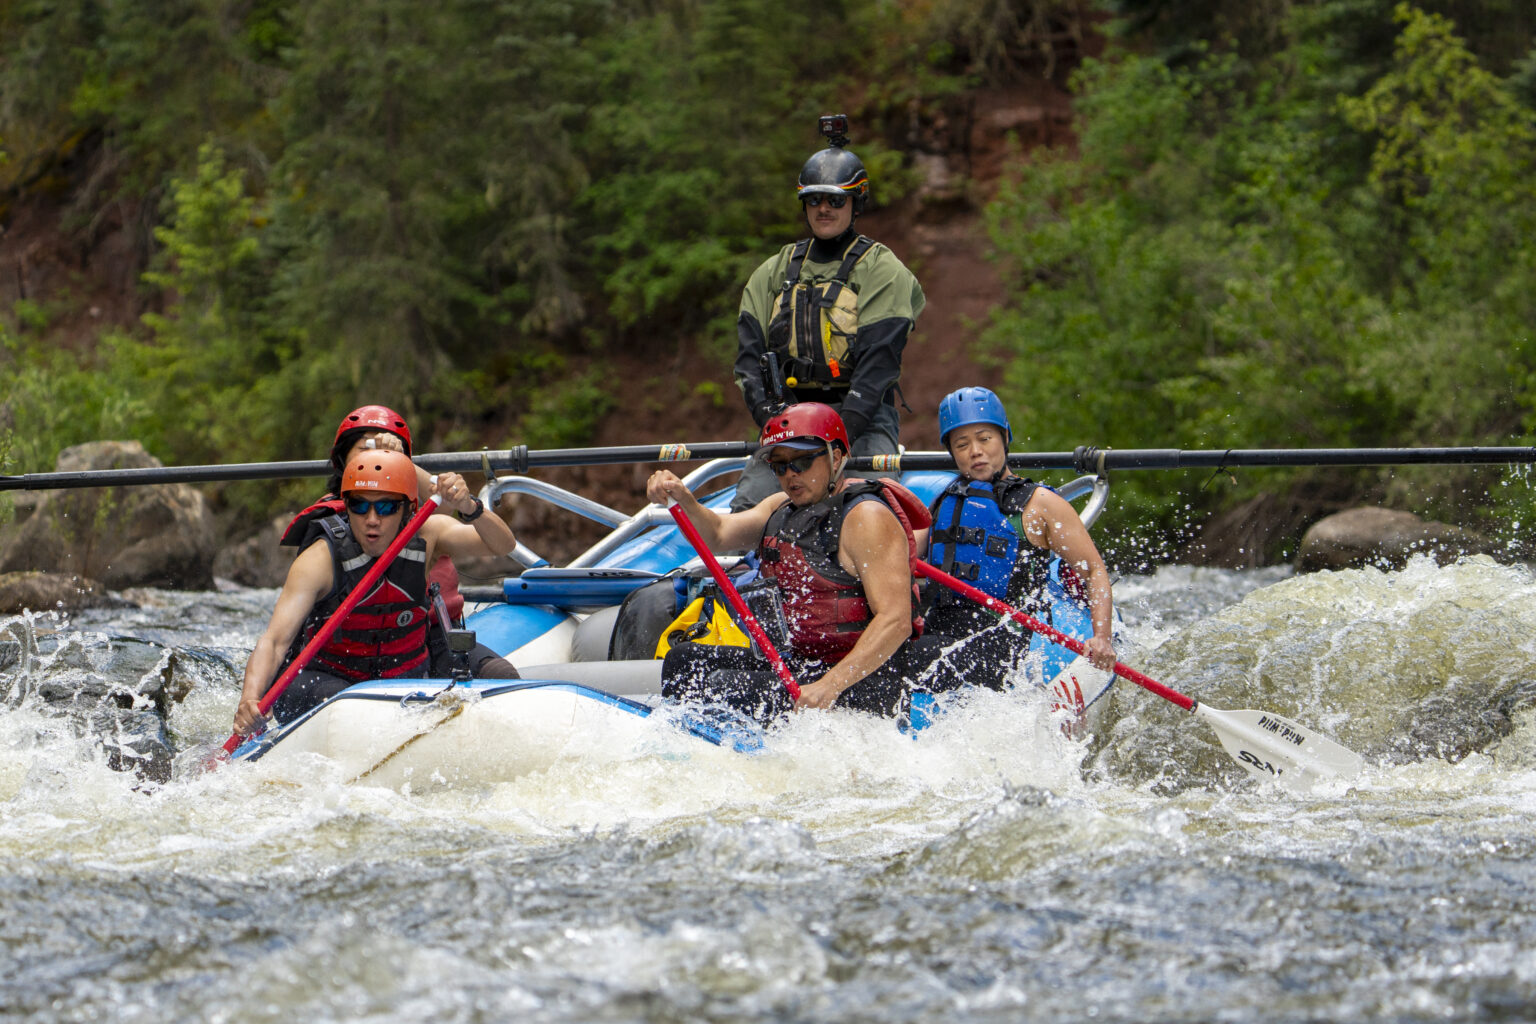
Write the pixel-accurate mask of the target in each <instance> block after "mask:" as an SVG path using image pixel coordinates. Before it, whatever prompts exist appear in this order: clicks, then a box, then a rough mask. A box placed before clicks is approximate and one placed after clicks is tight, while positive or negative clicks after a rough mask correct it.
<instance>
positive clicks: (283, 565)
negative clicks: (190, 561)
mask: <svg viewBox="0 0 1536 1024" xmlns="http://www.w3.org/2000/svg"><path fill="white" fill-rule="evenodd" d="M292 521H293V516H292V515H283V516H278V517H277V518H276V519H274V520H272V521H271V522H270V523H268V524H267V525H266V526H264V527H262V528H261V529H260V530H258V531H257V532H256V533H253V534H252V535H251V536H249V537H247V538H245V540H242V541H239V542H237V543H233V544H226V545H225V546H224V547H223V548H222V549H220V551H219V553H218V554H217V555H216V556H215V557H214V559H213V574H214V576H216V577H218V578H219V579H221V580H229V581H230V582H231V583H238V584H240V585H241V586H242V587H280V586H282V585H283V581H284V580H285V579H287V578H288V567H289V566H291V565H293V559H294V556H295V555H297V554H298V552H299V549H298V548H297V547H283V546H282V544H281V543H280V542H281V541H282V539H283V531H284V530H286V529H287V528H288V524H289V523H290V522H292Z"/></svg>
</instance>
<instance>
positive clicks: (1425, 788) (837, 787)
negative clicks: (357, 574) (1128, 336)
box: [0, 559, 1536, 1024]
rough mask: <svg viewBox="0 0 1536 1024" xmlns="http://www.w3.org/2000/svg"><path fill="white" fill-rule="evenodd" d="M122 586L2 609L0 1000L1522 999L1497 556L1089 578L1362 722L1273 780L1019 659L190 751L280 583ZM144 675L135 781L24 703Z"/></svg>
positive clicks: (1301, 702)
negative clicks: (936, 708) (376, 766)
mask: <svg viewBox="0 0 1536 1024" xmlns="http://www.w3.org/2000/svg"><path fill="white" fill-rule="evenodd" d="M125 596H126V597H128V598H129V599H130V600H132V601H134V602H135V604H136V607H133V608H121V609H114V610H106V611H97V612H93V613H89V614H82V615H78V616H76V617H74V618H73V619H72V620H70V621H68V622H64V623H61V622H59V621H58V620H55V619H52V618H47V617H24V618H13V619H9V620H0V641H5V642H6V643H8V644H9V648H8V649H9V650H10V652H11V653H10V655H9V661H8V663H7V662H5V661H0V701H3V707H0V948H3V950H4V956H3V960H0V1018H3V1019H5V1020H38V1021H43V1020H49V1021H52V1020H63V1021H75V1020H78V1021H98V1020H111V1021H153V1022H155V1024H167V1022H172V1021H281V1022H285V1024H287V1022H293V1021H301V1020H302V1021H503V1020H518V1021H535V1022H538V1021H674V1020H706V1021H713V1020H719V1021H732V1022H740V1021H770V1020H771V1021H820V1020H848V1021H881V1022H892V1021H938V1020H943V1021H1020V1020H1041V1021H1052V1022H1060V1021H1067V1020H1099V1021H1217V1020H1232V1021H1251V1020H1276V1021H1330V1020H1349V1019H1366V1018H1368V1019H1372V1020H1396V1021H1445V1020H1468V1021H1470V1020H1529V1019H1533V1018H1536V857H1533V854H1536V830H1533V824H1536V722H1533V720H1532V712H1531V710H1530V705H1531V703H1532V697H1533V695H1536V640H1533V637H1536V580H1533V578H1532V574H1531V571H1530V570H1529V569H1528V568H1526V567H1524V566H1514V567H1509V566H1501V565H1497V564H1495V563H1494V562H1492V561H1488V560H1484V559H1474V560H1469V561H1466V562H1463V563H1460V564H1457V565H1453V566H1448V567H1439V566H1436V565H1435V564H1434V563H1433V562H1431V561H1429V560H1427V559H1419V560H1416V561H1414V562H1412V563H1410V565H1409V566H1408V567H1407V568H1406V569H1403V570H1401V571H1396V572H1381V571H1378V570H1375V569H1366V570H1359V571H1345V572H1336V573H1322V574H1316V575H1310V576H1305V577H1299V578H1291V577H1289V575H1288V573H1286V572H1285V571H1283V570H1273V569H1271V570H1259V571H1252V572H1225V571H1214V570H1194V569H1189V568H1178V567H1174V568H1165V569H1163V570H1161V571H1159V572H1158V573H1156V574H1155V575H1153V576H1147V577H1127V578H1123V579H1121V580H1119V581H1118V582H1117V584H1116V598H1117V603H1118V605H1119V607H1120V609H1121V612H1122V614H1123V616H1124V619H1125V626H1124V630H1123V636H1122V639H1123V641H1124V642H1123V643H1122V646H1121V655H1122V658H1123V660H1125V661H1126V662H1128V663H1130V664H1133V665H1136V666H1137V667H1140V668H1142V669H1143V670H1144V671H1146V672H1148V673H1149V674H1151V675H1152V676H1154V677H1155V678H1158V679H1160V680H1162V681H1164V682H1166V683H1167V684H1169V685H1171V686H1173V687H1175V688H1176V689H1179V690H1181V691H1183V692H1185V693H1188V694H1190V695H1191V696H1195V697H1197V698H1199V699H1201V700H1203V701H1206V702H1207V703H1209V704H1210V705H1212V706H1215V707H1221V708H1243V707H1254V708H1263V709H1269V710H1273V711H1276V712H1279V713H1280V714H1282V715H1287V716H1290V717H1292V718H1295V719H1298V720H1300V721H1302V722H1305V723H1308V724H1310V725H1313V726H1316V727H1318V728H1320V729H1321V730H1323V731H1324V732H1326V733H1328V734H1329V735H1331V736H1333V737H1334V738H1335V739H1337V740H1338V741H1340V742H1341V743H1344V744H1345V745H1347V746H1349V747H1351V748H1353V749H1355V750H1357V751H1359V752H1360V753H1362V754H1363V755H1364V756H1365V757H1366V759H1367V761H1368V764H1369V767H1368V768H1367V770H1366V772H1365V774H1364V775H1363V776H1362V777H1361V778H1359V779H1357V780H1355V782H1354V783H1352V784H1349V785H1344V784H1337V783H1335V784H1330V785H1328V786H1324V787H1323V788H1322V789H1320V790H1318V791H1316V792H1314V793H1312V794H1309V795H1305V796H1302V795H1297V794H1294V793H1291V792H1288V791H1286V790H1284V789H1280V788H1278V787H1276V786H1273V785H1268V784H1263V783H1259V782H1257V781H1256V780H1253V779H1250V778H1249V777H1248V776H1247V775H1246V774H1245V773H1243V772H1242V771H1241V769H1240V768H1238V767H1237V766H1236V765H1235V763H1234V762H1233V761H1232V760H1231V759H1230V758H1229V757H1228V756H1227V755H1226V754H1225V753H1224V752H1223V751H1222V749H1221V748H1220V747H1219V746H1218V744H1217V743H1216V741H1215V738H1214V735H1213V734H1212V733H1211V732H1210V730H1209V728H1208V727H1207V726H1206V725H1205V724H1204V723H1202V722H1200V721H1198V720H1195V719H1193V718H1192V717H1190V716H1188V715H1185V714H1184V713H1182V712H1180V711H1179V710H1178V709H1177V708H1175V707H1174V706H1173V705H1171V704H1169V703H1167V702H1165V701H1162V700H1160V699H1158V698H1156V697H1154V696H1152V695H1151V694H1149V693H1146V692H1144V691H1142V690H1140V689H1137V688H1135V687H1133V686H1130V685H1128V684H1126V683H1124V682H1123V681H1122V682H1121V683H1120V684H1119V685H1118V686H1117V688H1116V691H1115V693H1114V694H1113V704H1112V706H1111V707H1110V709H1109V713H1108V715H1107V716H1106V718H1105V721H1104V723H1103V725H1102V727H1101V730H1100V733H1099V735H1096V736H1094V737H1092V738H1091V739H1089V740H1088V741H1085V742H1071V741H1068V740H1066V739H1064V738H1062V737H1061V736H1060V735H1059V734H1058V733H1057V732H1056V731H1055V730H1054V728H1053V726H1052V723H1051V721H1050V720H1049V717H1048V712H1047V711H1046V710H1045V708H1044V704H1043V701H1041V700H1040V699H1038V698H1037V697H1035V696H1034V695H1032V694H1027V693H1022V692H1015V693H1012V694H1007V695H994V694H986V695H984V696H983V697H982V698H978V699H977V700H975V701H973V702H972V703H971V704H970V705H969V706H967V707H965V708H963V709H961V710H959V711H957V712H954V713H951V714H949V715H947V716H945V717H944V718H942V719H941V720H940V721H939V723H938V724H937V725H936V726H934V727H933V728H932V729H931V730H929V731H928V732H926V733H924V734H922V735H921V736H920V737H919V738H917V739H915V740H914V739H913V738H911V737H909V736H903V735H902V734H900V733H898V732H897V731H896V730H895V729H893V728H891V727H890V726H889V725H888V724H887V723H883V722H875V721H871V720H868V719H863V718H859V717H857V716H844V715H819V716H811V715H807V716H801V717H799V718H797V719H796V720H795V721H794V722H793V723H791V724H790V725H789V726H788V727H787V728H786V729H784V730H783V731H782V733H780V734H779V735H777V736H775V737H774V740H773V742H772V744H771V746H770V748H769V750H768V751H767V752H765V753H762V754H758V755H739V754H733V753H729V752H726V751H720V750H716V749H714V748H703V749H701V750H700V751H699V752H697V753H695V754H688V753H686V752H684V753H682V754H680V753H679V752H678V748H677V745H676V744H670V743H658V744H646V745H643V746H641V747H637V748H635V749H631V750H623V749H618V750H616V749H612V748H611V747H605V748H603V749H594V750H592V751H590V752H586V753H583V754H580V755H572V756H571V757H570V758H569V759H568V760H566V761H563V762H561V763H559V764H557V765H556V766H555V767H553V768H552V769H551V770H549V771H546V772H542V773H540V774H537V775H533V776H527V777H524V778H520V779H513V780H509V781H501V782H497V783H495V784H486V785H478V786H477V785H467V784H456V785H443V786H439V787H436V788H431V787H429V788H425V789H422V790H419V791H412V792H404V793H403V792H399V791H395V790H390V789H384V788H378V787H370V786H367V785H360V784H354V785H344V784H343V783H342V782H341V781H340V780H339V779H338V778H336V777H333V776H332V775H329V774H328V773H327V772H326V770H325V767H324V765H323V764H317V765H316V766H315V768H314V771H313V772H312V774H309V775H307V776H305V777H300V778H293V777H286V778H282V777H275V776H273V775H271V774H270V773H264V772H263V771H262V770H261V766H260V765H233V766H228V767H225V768H223V769H220V770H218V771H213V772H206V773H205V772H201V771H199V770H198V769H199V765H200V764H201V762H202V759H203V755H204V754H206V752H207V751H208V749H210V748H211V747H212V746H213V745H215V744H217V743H219V742H220V741H222V740H223V738H224V737H225V736H226V735H227V734H228V731H229V724H230V715H231V713H232V710H233V706H234V702H235V695H236V693H237V690H238V675H237V671H238V668H239V667H240V666H241V665H242V664H243V661H244V656H245V653H246V652H247V651H248V650H249V648H250V646H251V643H252V642H253V640H254V638H255V636H256V634H257V633H258V632H259V631H260V629H261V627H262V626H263V624H264V622H265V618H266V615H267V614H268V612H269V610H270V607H271V602H272V600H273V598H274V597H275V593H274V592H272V591H233V592H219V593H210V594H190V595H189V594H175V593H168V592H157V591H140V592H132V593H130V594H128V595H125ZM151 677H154V678H159V679H167V678H170V679H173V681H174V683H175V688H176V689H177V690H178V691H185V696H184V698H183V699H182V700H180V701H179V703H176V704H175V705H174V706H173V708H172V709H171V711H170V714H169V724H170V734H171V737H172V740H173V742H174V745H175V747H176V748H177V750H178V751H180V753H179V754H178V757H177V761H176V763H175V765H174V771H173V774H172V776H171V778H170V779H169V780H168V781H164V782H158V783H157V782H150V781H145V780H142V779H139V778H137V777H136V776H135V775H134V774H132V773H129V772H119V771H114V770H112V769H111V768H109V767H108V765H107V753H106V751H105V750H104V748H103V745H102V742H101V737H100V736H97V735H93V734H92V732H91V729H90V727H89V725H88V721H89V719H88V717H87V718H84V719H83V718H82V717H81V716H80V715H79V714H70V715H64V714H60V713H59V712H58V710H57V708H58V704H57V703H56V700H57V697H58V693H59V692H60V691H68V690H69V689H70V688H71V687H74V689H75V692H77V693H82V692H86V691H88V690H90V689H91V687H96V688H97V689H100V688H101V687H103V686H105V687H106V688H107V689H109V690H115V691H116V692H117V693H118V695H119V696H120V697H122V696H123V695H125V694H126V695H128V697H129V698H131V695H132V693H133V692H135V691H136V690H141V689H143V688H144V685H145V683H144V681H145V680H146V679H149V678H151ZM48 693H52V694H53V696H54V697H55V703H49V702H47V701H45V700H44V696H45V694H48ZM77 703H78V702H77ZM119 703H122V701H119ZM82 721H86V722H87V725H85V726H82V725H81V724H80V723H81V722H82ZM657 728H662V726H661V725H660V724H658V725H657Z"/></svg>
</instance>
